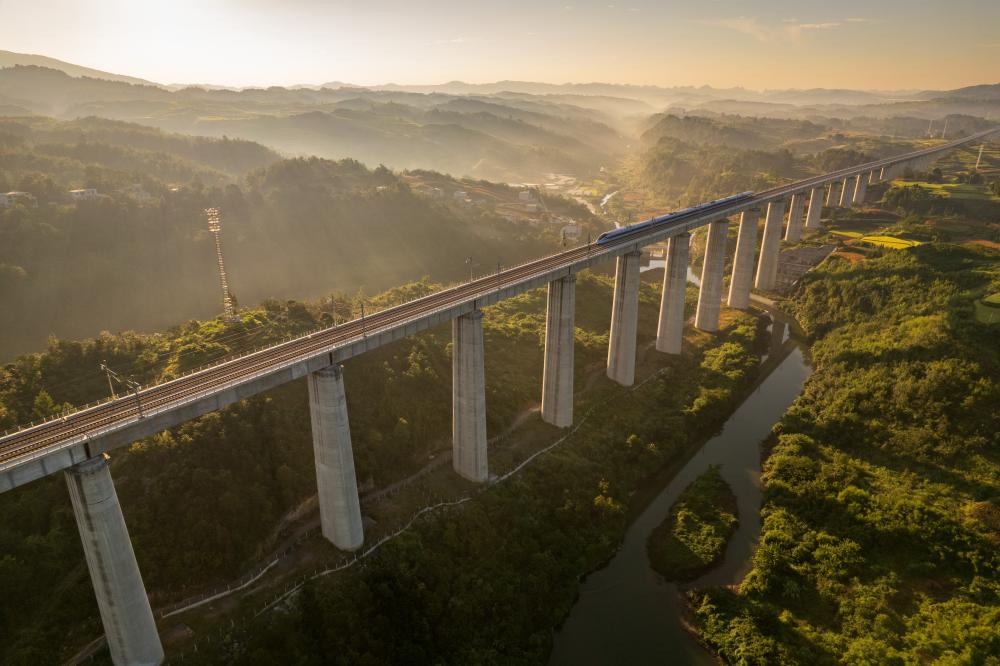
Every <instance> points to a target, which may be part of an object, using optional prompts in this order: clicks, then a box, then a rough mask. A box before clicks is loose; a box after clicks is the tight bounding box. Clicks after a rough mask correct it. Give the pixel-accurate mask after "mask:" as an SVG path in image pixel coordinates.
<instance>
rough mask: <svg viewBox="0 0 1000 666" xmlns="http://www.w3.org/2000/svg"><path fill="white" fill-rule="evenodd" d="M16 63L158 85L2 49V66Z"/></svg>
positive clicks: (78, 75)
mask: <svg viewBox="0 0 1000 666" xmlns="http://www.w3.org/2000/svg"><path fill="white" fill-rule="evenodd" d="M15 65H34V66H36V67H48V68H49V69H57V70H59V71H60V72H65V73H66V74H69V75H70V76H76V77H81V76H89V77H91V78H94V79H107V80H108V81H121V82H123V83H136V84H139V85H150V86H152V85H157V84H155V83H153V82H152V81H146V80H145V79H139V78H136V77H134V76H124V75H122V74H112V73H111V72H104V71H101V70H99V69H91V68H90V67H83V66H82V65H74V64H73V63H71V62H66V61H64V60H57V59H56V58H50V57H48V56H43V55H35V54H33V53H14V52H13V51H2V50H0V68H3V67H14V66H15Z"/></svg>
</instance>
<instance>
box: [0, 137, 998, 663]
mask: <svg viewBox="0 0 1000 666" xmlns="http://www.w3.org/2000/svg"><path fill="white" fill-rule="evenodd" d="M997 131H1000V130H996V129H994V130H987V131H984V132H979V133H976V134H973V135H971V136H968V137H963V138H961V139H958V140H955V141H951V142H949V143H945V144H941V145H938V146H934V147H932V148H927V149H924V150H920V151H916V152H912V153H907V154H905V155H897V156H894V157H891V158H886V159H882V160H877V161H874V162H870V163H867V164H862V165H858V166H853V167H849V168H846V169H841V170H839V171H835V172H831V173H827V174H823V175H821V176H816V177H812V178H807V179H805V180H800V181H797V182H794V183H789V184H786V185H781V186H779V187H775V188H772V189H770V190H766V191H763V192H757V193H754V194H753V196H751V197H747V198H745V199H741V200H739V201H736V202H733V203H731V204H723V205H721V206H719V207H716V208H712V209H710V210H707V211H705V210H703V211H698V212H695V213H691V214H688V215H684V216H680V217H674V218H671V219H670V220H669V221H664V222H663V223H662V224H653V225H650V226H649V227H647V228H644V229H642V230H640V231H637V232H636V233H634V234H628V235H625V236H624V237H621V238H615V239H614V240H612V241H611V242H607V243H603V244H596V243H589V244H587V245H583V246H581V247H577V248H573V249H570V250H566V251H563V252H559V253H557V254H553V255H551V256H548V257H543V258H541V259H536V260H533V261H529V262H527V263H524V264H521V265H519V266H515V267H512V268H508V269H506V270H501V271H498V272H497V273H495V274H493V275H489V276H486V277H481V278H478V279H475V280H472V281H470V282H467V283H464V284H461V285H458V286H456V287H453V288H450V289H446V290H444V291H440V292H438V293H435V294H431V295H429V296H426V297H423V298H420V299H417V300H414V301H410V302H408V303H404V304H402V305H399V306H396V307H392V308H389V309H386V310H383V311H381V312H378V313H376V314H373V315H370V316H367V317H365V318H364V319H358V320H354V321H350V322H347V323H344V324H340V325H338V326H334V327H331V328H327V329H324V330H322V331H318V332H315V333H311V334H309V335H306V336H303V337H300V338H296V339H293V340H290V341H287V342H283V343H280V344H276V345H274V346H271V347H268V348H265V349H261V350H258V351H255V352H253V353H249V354H245V355H243V356H240V357H238V358H233V359H231V360H228V361H225V362H222V363H218V364H216V365H214V366H212V367H209V368H206V369H203V370H200V371H197V372H193V373H191V374H188V375H185V376H183V377H180V378H177V379H173V380H171V381H168V382H164V383H162V384H158V385H156V386H151V387H147V388H143V389H140V390H138V391H137V392H136V394H131V395H127V396H122V397H119V398H117V399H114V400H109V401H107V402H104V403H101V404H98V405H96V406H93V407H89V408H85V409H82V410H80V411H77V412H74V413H70V414H67V415H65V416H61V417H59V418H55V419H52V420H49V421H47V422H45V423H41V424H38V425H33V426H31V427H27V428H23V429H19V430H18V431H16V432H13V433H6V434H4V436H2V437H0V492H5V491H7V490H11V489H13V488H16V487H18V486H21V485H23V484H25V483H28V482H31V481H33V480H35V479H38V478H41V477H43V476H47V475H49V474H53V473H56V472H59V471H65V475H66V479H67V483H68V485H69V490H70V498H71V500H72V503H73V509H74V513H75V516H76V520H77V525H78V528H79V530H80V535H81V539H82V541H83V546H84V553H85V555H86V559H87V565H88V567H89V570H90V574H91V580H92V582H93V585H94V591H95V594H96V596H97V601H98V606H99V608H100V613H101V619H102V621H103V623H104V629H105V633H106V635H107V639H108V646H109V648H110V651H111V656H112V659H113V661H114V662H115V663H116V664H158V663H160V662H161V661H162V660H163V649H162V646H161V644H160V640H159V636H158V634H157V631H156V626H155V623H154V620H153V614H152V611H151V610H150V606H149V601H148V598H147V596H146V592H145V588H144V586H143V583H142V578H141V575H140V573H139V568H138V565H137V564H136V560H135V555H134V553H133V550H132V545H131V542H130V541H129V536H128V530H127V528H126V526H125V521H124V518H123V517H122V512H121V508H120V506H119V504H118V498H117V494H116V493H115V489H114V483H113V481H112V479H111V474H110V471H109V467H108V461H109V458H108V455H107V454H108V452H109V451H111V450H112V449H115V448H117V447H120V446H125V445H128V444H130V443H131V442H134V441H136V440H138V439H140V438H143V437H147V436H149V435H152V434H154V433H157V432H159V431H161V430H164V429H167V428H171V427H173V426H176V425H179V424H181V423H183V422H185V421H188V420H191V419H194V418H197V417H198V416H201V415H203V414H206V413H208V412H211V411H214V410H217V409H220V408H222V407H225V406H227V405H230V404H232V403H234V402H237V401H239V400H242V399H244V398H248V397H250V396H253V395H255V394H257V393H260V392H262V391H267V390H269V389H271V388H274V387H276V386H279V385H281V384H284V383H286V382H290V381H293V380H295V379H298V378H300V377H306V378H307V380H308V386H309V400H310V411H311V415H312V432H313V446H314V451H315V458H316V476H317V487H318V492H319V507H320V519H321V525H322V533H323V535H324V536H325V537H326V538H327V539H329V540H330V541H331V542H332V543H333V544H334V545H335V546H337V547H338V548H341V549H344V550H356V549H357V548H359V547H360V546H361V544H362V541H363V533H362V523H361V511H360V503H359V501H358V491H357V480H356V477H355V472H354V459H353V453H352V450H351V437H350V428H349V425H348V415H347V403H346V400H345V394H344V382H343V373H342V370H341V366H340V363H341V362H343V361H344V360H346V359H349V358H351V357H354V356H358V355H360V354H363V353H364V352H366V351H369V350H371V349H375V348H377V347H380V346H382V345H384V344H386V343H389V342H392V341H394V340H398V339H400V338H402V337H405V336H408V335H412V334H414V333H417V332H419V331H422V330H425V329H427V328H430V327H432V326H435V325H437V324H440V323H443V322H446V321H451V322H452V336H453V343H454V347H453V372H452V384H453V386H452V397H453V405H452V440H453V465H454V468H455V471H456V472H458V473H459V474H460V475H461V476H463V477H465V478H467V479H469V480H472V481H475V482H485V481H487V480H488V478H489V468H488V464H487V457H486V395H485V377H484V363H483V358H484V357H483V353H484V349H483V329H482V317H483V313H482V308H483V307H485V306H488V305H491V304H494V303H497V302H498V301H501V300H503V299H506V298H510V297H512V296H515V295H517V294H520V293H522V292H524V291H527V290H529V289H535V288H538V287H542V286H546V285H547V286H548V303H547V305H548V310H547V320H546V329H545V355H544V372H543V379H542V408H541V414H542V418H543V419H544V420H545V421H547V422H548V423H551V424H553V425H556V426H559V427H567V426H569V425H571V424H572V422H573V331H574V310H575V302H576V292H575V282H576V277H575V275H576V273H578V272H579V271H580V270H581V269H583V268H586V267H588V266H591V265H592V264H595V263H599V262H603V261H608V260H611V259H615V261H616V273H615V288H614V298H613V304H612V311H611V334H610V341H609V346H608V363H607V374H608V377H610V378H611V379H612V380H614V381H616V382H618V383H620V384H622V385H624V386H630V385H631V384H632V383H633V380H634V377H635V361H636V328H637V319H638V306H639V258H640V256H641V251H642V248H643V247H645V246H647V245H652V244H654V243H659V242H663V241H665V240H666V241H667V243H668V245H667V261H666V269H665V271H664V278H663V295H662V300H661V304H660V317H659V326H658V329H657V337H656V348H657V349H658V350H659V351H661V352H664V353H670V354H679V353H680V351H681V339H682V333H683V327H684V293H685V289H686V274H687V266H688V246H689V240H690V232H691V230H693V229H695V228H697V227H700V226H704V225H709V229H708V242H707V247H706V251H705V260H704V265H703V268H702V276H701V290H700V293H699V296H698V307H697V311H696V314H695V326H696V327H697V328H699V329H701V330H704V331H709V332H713V331H716V330H718V326H719V311H720V307H721V303H722V299H723V293H722V292H723V284H724V276H723V270H724V267H725V259H726V234H727V230H728V218H730V217H732V216H735V215H737V214H739V215H740V221H739V233H738V238H737V243H736V253H735V256H734V261H733V271H732V278H731V281H730V285H729V291H728V294H727V295H726V303H727V305H728V306H729V307H733V308H738V309H745V308H746V307H747V306H748V303H749V296H750V289H751V287H752V286H756V287H757V288H758V289H764V290H768V289H771V288H773V286H774V284H775V280H776V276H777V267H778V252H779V249H780V245H781V240H782V237H784V239H785V240H786V241H789V242H796V241H798V240H799V238H800V236H801V234H802V231H803V229H818V228H819V226H820V215H821V213H822V209H823V207H824V205H826V206H828V207H837V206H840V207H849V206H852V205H856V204H860V203H862V202H863V201H864V199H865V194H866V192H867V187H868V185H869V184H874V183H879V182H882V181H886V180H891V179H892V178H894V177H895V176H897V175H899V174H901V173H902V171H903V170H904V169H907V168H913V169H923V168H926V167H927V166H929V165H930V164H931V163H932V162H933V161H934V160H936V159H937V158H938V157H940V156H941V155H942V154H943V153H945V152H947V151H950V150H953V149H955V148H958V147H961V146H964V145H967V144H970V143H975V142H977V141H985V140H987V139H988V138H989V137H990V136H991V135H992V134H993V133H995V132H997ZM786 209H787V222H786ZM762 212H763V213H764V214H765V222H764V232H763V238H762V239H761V242H760V244H759V246H760V247H759V259H757V261H756V263H755V258H757V255H758V241H757V235H758V222H759V219H760V215H761V213H762Z"/></svg>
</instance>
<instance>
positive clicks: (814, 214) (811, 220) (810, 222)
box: [806, 187, 823, 230]
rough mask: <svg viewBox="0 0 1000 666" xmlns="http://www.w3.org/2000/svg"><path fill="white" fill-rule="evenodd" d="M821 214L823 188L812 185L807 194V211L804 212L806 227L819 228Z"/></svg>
mask: <svg viewBox="0 0 1000 666" xmlns="http://www.w3.org/2000/svg"><path fill="white" fill-rule="evenodd" d="M822 214H823V188H822V187H814V188H813V191H812V194H811V195H810V196H809V212H808V213H806V229H810V230H812V229H819V227H820V217H821V215H822Z"/></svg>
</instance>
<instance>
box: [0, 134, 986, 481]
mask: <svg viewBox="0 0 1000 666" xmlns="http://www.w3.org/2000/svg"><path fill="white" fill-rule="evenodd" d="M996 131H997V130H995V129H994V130H986V131H984V132H979V133H977V134H974V135H971V136H968V137H964V138H961V139H956V140H954V141H951V142H949V143H947V144H943V145H940V146H932V147H929V148H925V149H922V150H919V151H915V152H912V153H906V154H902V155H896V156H893V157H889V158H883V159H880V160H876V161H873V162H869V163H866V164H863V165H857V166H851V167H846V168H844V169H839V170H837V171H834V172H830V173H826V174H822V175H819V176H813V177H810V178H806V179H802V180H799V181H795V182H792V183H786V184H784V185H779V186H776V187H773V188H770V189H768V190H764V191H762V192H757V193H754V195H753V196H752V197H749V198H747V199H744V200H741V201H738V202H732V204H731V205H729V204H727V205H722V206H720V207H719V208H718V209H707V210H698V211H694V212H692V213H689V214H687V215H685V216H682V217H680V218H675V219H673V220H670V221H666V222H664V223H662V225H654V226H651V227H648V228H646V229H642V230H639V231H638V232H637V233H636V234H635V235H634V236H632V235H628V236H625V237H622V238H618V239H615V240H614V241H612V242H608V243H604V244H602V245H597V244H596V243H590V244H588V245H583V246H580V247H577V248H573V249H570V250H564V251H561V252H558V253H554V254H552V255H548V256H545V257H541V258H537V259H533V260H529V261H527V262H524V263H522V264H519V265H517V266H513V267H510V268H508V269H506V270H502V271H500V272H499V273H497V274H489V275H484V276H481V277H479V278H476V279H474V280H472V281H470V282H466V283H463V284H460V285H456V286H454V287H450V288H448V289H444V290H441V291H438V292H435V293H433V294H428V295H426V296H422V297H420V298H417V299H414V300H412V301H408V302H406V303H402V304H399V305H396V306H393V307H389V308H386V309H384V310H381V311H379V312H376V313H373V314H371V315H368V316H366V317H365V318H364V321H362V320H361V319H354V320H351V321H349V322H345V323H343V324H339V325H337V326H333V327H330V328H326V329H322V330H320V331H314V332H312V333H309V334H307V335H304V336H300V337H298V338H294V339H292V340H286V341H283V342H279V343H276V344H274V345H272V346H270V347H265V348H264V349H260V350H256V351H253V352H250V353H246V354H243V355H240V356H238V357H236V358H230V359H225V360H222V361H219V362H217V363H215V364H214V365H212V366H209V367H207V368H204V369H201V370H197V371H195V372H192V373H190V374H187V375H183V376H181V377H177V378H174V379H171V380H168V381H166V382H163V383H161V384H156V385H154V386H151V387H149V388H147V389H142V390H140V391H139V392H138V399H139V400H141V403H142V408H143V411H144V412H159V411H161V410H162V411H169V410H170V409H172V408H174V407H177V406H180V405H182V404H184V403H186V402H187V401H189V400H190V399H191V398H192V397H200V396H203V395H211V394H212V393H215V392H218V391H221V390H223V388H225V387H228V386H231V385H233V384H234V383H238V382H239V381H240V380H245V379H253V378H255V377H259V376H261V375H263V374H267V373H268V372H277V371H279V370H280V369H282V368H283V367H286V366H288V365H291V364H294V363H297V362H301V361H303V360H308V359H309V358H314V357H316V356H318V355H320V354H322V353H326V352H328V351H332V350H334V349H335V348H337V347H338V346H339V345H342V344H345V343H349V342H352V341H355V340H358V339H362V338H364V337H365V336H366V335H367V334H369V333H370V334H372V335H375V334H377V333H379V332H382V331H385V330H386V329H391V328H392V327H396V326H398V325H400V324H401V323H407V322H408V321H410V320H413V319H419V318H422V317H425V316H428V315H431V314H433V313H434V312H435V311H437V310H440V309H444V308H447V307H452V306H455V305H460V304H462V303H466V302H468V301H470V300H471V301H475V300H477V299H478V298H481V297H484V296H488V295H490V294H493V293H494V292H496V291H497V290H502V289H504V288H507V287H512V286H513V287H516V286H519V285H520V284H523V283H524V282H525V281H526V280H527V279H530V278H532V277H535V276H537V275H539V274H542V273H545V272H549V271H554V270H558V269H561V268H567V269H570V270H572V268H573V266H574V265H575V264H577V263H578V262H580V261H581V260H582V259H590V260H599V259H604V258H612V257H614V256H617V254H619V253H620V252H619V251H620V250H621V249H623V248H628V247H633V246H635V247H638V246H641V245H643V244H645V243H648V242H649V240H650V239H651V238H653V237H655V236H658V235H662V234H663V233H664V232H669V231H671V230H673V229H674V228H679V229H686V228H687V226H686V225H688V224H689V223H690V222H691V221H692V220H695V221H699V222H701V223H703V224H704V223H707V222H709V221H711V220H712V219H715V218H721V217H726V216H729V215H732V214H735V213H737V212H739V211H741V210H746V209H747V208H753V207H756V206H760V205H762V204H764V203H770V202H771V201H775V200H779V199H782V198H784V197H786V196H788V195H791V194H795V193H797V192H801V191H806V190H809V189H811V188H815V187H820V186H822V185H825V184H826V183H829V182H833V181H836V180H839V179H841V178H845V177H853V176H855V175H859V174H861V173H864V172H866V171H870V170H873V169H876V168H881V167H885V166H891V165H894V164H897V163H899V162H905V161H908V160H911V159H917V158H920V157H924V156H929V155H933V154H936V153H940V152H944V151H947V150H952V149H954V148H957V147H960V146H962V145H964V144H966V143H971V142H973V141H976V140H978V139H981V138H984V137H986V136H988V135H990V134H992V133H994V132H996ZM644 241H645V243H644ZM140 418H141V415H140V414H139V410H138V407H137V405H136V397H135V395H128V396H122V397H120V398H117V399H114V400H110V401H107V402H104V403H101V404H98V405H96V406H93V407H88V408H84V409H82V410H80V411H78V412H73V413H71V414H67V415H64V416H62V417H59V418H56V419H54V420H50V421H46V422H44V423H41V424H38V425H35V426H32V427H29V428H26V429H23V430H20V431H17V432H15V433H12V434H10V435H7V436H5V437H2V438H0V466H3V467H8V466H9V465H10V464H15V462H14V461H17V460H19V459H21V458H24V457H26V456H32V454H35V453H37V452H40V451H44V452H46V453H48V452H49V450H57V449H58V448H61V446H60V445H61V444H64V443H66V442H70V443H76V441H77V440H79V439H80V438H81V437H82V438H86V437H88V436H89V435H92V434H96V433H99V432H101V431H102V430H107V429H109V428H112V427H114V426H126V425H129V424H130V423H133V422H135V421H137V420H139V419H140Z"/></svg>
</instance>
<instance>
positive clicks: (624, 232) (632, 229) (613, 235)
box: [597, 192, 753, 245]
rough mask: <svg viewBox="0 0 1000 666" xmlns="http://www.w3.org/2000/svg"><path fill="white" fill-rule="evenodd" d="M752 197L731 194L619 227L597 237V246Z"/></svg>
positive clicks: (745, 194) (747, 193) (750, 193)
mask: <svg viewBox="0 0 1000 666" xmlns="http://www.w3.org/2000/svg"><path fill="white" fill-rule="evenodd" d="M752 196H753V192H740V193H739V194H733V195H730V196H728V197H723V198H721V199H716V200H715V201H710V202H708V203H703V204H699V205H697V206H691V207H690V208H685V209H684V210H679V211H677V212H675V213H668V214H667V215H661V216H659V217H654V218H651V219H649V220H644V221H643V222H637V223H635V224H630V225H628V226H626V227H620V228H618V229H614V230H613V231H605V232H604V233H603V234H601V235H600V236H598V237H597V244H598V245H604V244H605V243H609V242H611V241H613V240H615V239H618V238H621V237H622V236H628V235H629V234H634V233H638V232H640V231H644V230H648V229H650V228H651V227H656V226H658V225H661V224H664V223H666V222H674V221H677V220H680V219H683V218H685V217H689V216H691V215H695V214H698V213H705V212H708V211H711V210H714V209H716V208H721V207H723V206H726V205H728V204H732V203H736V202H737V201H742V200H743V199H746V198H749V197H752Z"/></svg>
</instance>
